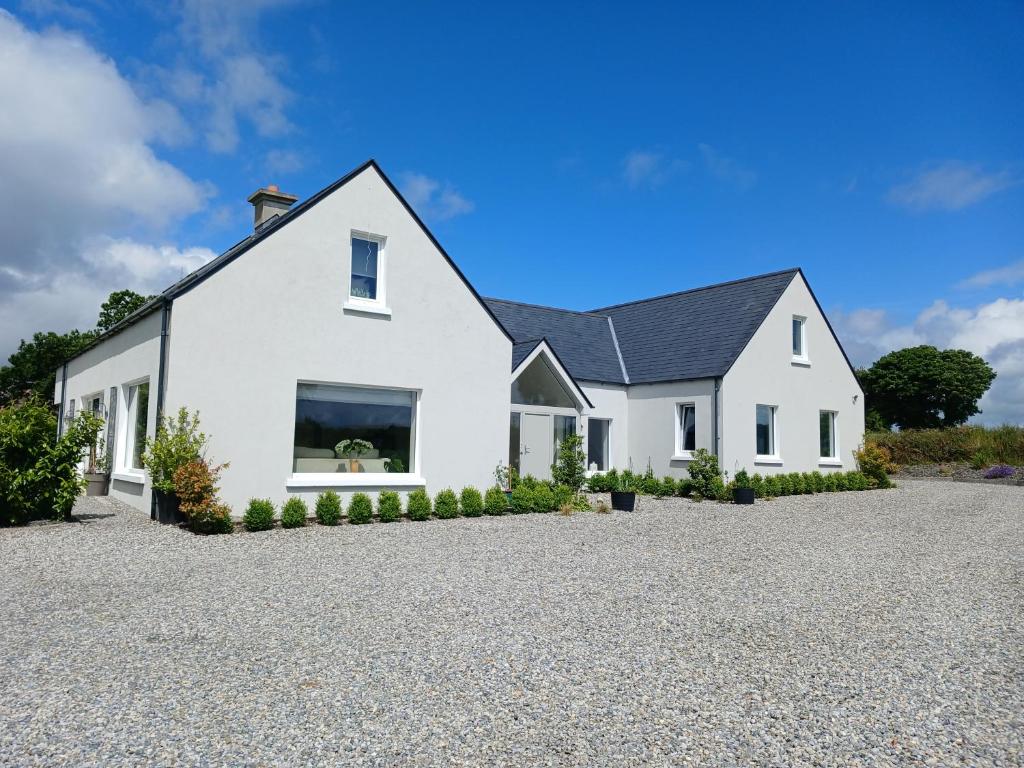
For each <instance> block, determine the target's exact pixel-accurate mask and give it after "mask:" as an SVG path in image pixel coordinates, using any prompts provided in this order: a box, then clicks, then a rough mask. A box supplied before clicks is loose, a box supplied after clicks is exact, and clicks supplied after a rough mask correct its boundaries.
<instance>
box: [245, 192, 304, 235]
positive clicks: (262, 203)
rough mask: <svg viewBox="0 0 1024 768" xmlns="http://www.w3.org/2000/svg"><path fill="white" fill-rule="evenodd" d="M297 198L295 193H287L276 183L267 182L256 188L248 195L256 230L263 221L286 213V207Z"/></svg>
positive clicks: (290, 205)
mask: <svg viewBox="0 0 1024 768" xmlns="http://www.w3.org/2000/svg"><path fill="white" fill-rule="evenodd" d="M298 199H299V198H297V197H296V196H295V195H287V194H285V193H284V192H282V191H281V190H279V189H278V188H277V184H268V185H267V186H265V187H260V188H259V189H257V190H256V191H255V192H253V193H252V194H251V195H249V202H250V203H252V207H253V209H254V210H255V219H254V225H255V228H256V229H257V230H258V229H259V228H260V227H261V226H262V225H263V224H264V222H267V221H269V220H270V219H272V218H273V217H274V216H283V215H284V214H286V213H288V209H289V208H291V207H292V205H293V204H294V203H295V201H296V200H298Z"/></svg>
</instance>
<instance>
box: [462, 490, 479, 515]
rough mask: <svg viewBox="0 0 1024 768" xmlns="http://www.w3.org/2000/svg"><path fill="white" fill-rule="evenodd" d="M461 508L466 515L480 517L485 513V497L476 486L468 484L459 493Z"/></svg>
mask: <svg viewBox="0 0 1024 768" xmlns="http://www.w3.org/2000/svg"><path fill="white" fill-rule="evenodd" d="M459 509H461V510H462V514H463V516H465V517H480V516H481V515H482V514H483V513H484V497H483V496H482V495H481V494H480V491H478V490H477V489H476V488H470V487H468V486H467V487H466V488H463V489H462V493H460V494H459Z"/></svg>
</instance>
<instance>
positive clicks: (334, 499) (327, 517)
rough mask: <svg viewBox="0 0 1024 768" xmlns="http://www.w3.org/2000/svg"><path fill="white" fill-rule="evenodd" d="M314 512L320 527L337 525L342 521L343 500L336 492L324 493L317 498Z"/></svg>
mask: <svg viewBox="0 0 1024 768" xmlns="http://www.w3.org/2000/svg"><path fill="white" fill-rule="evenodd" d="M313 511H314V514H315V515H316V519H317V522H319V523H320V525H337V524H338V521H339V520H341V498H340V497H339V496H338V494H336V493H335V492H334V491H324V492H323V493H321V494H320V495H319V496H317V497H316V506H315V507H314V508H313Z"/></svg>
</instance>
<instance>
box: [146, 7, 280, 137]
mask: <svg viewBox="0 0 1024 768" xmlns="http://www.w3.org/2000/svg"><path fill="white" fill-rule="evenodd" d="M290 2H291V0H247V1H245V2H243V1H240V0H238V1H236V0H220V1H219V2H210V0H185V2H184V3H183V4H182V5H181V7H180V8H181V26H180V31H181V37H182V39H183V40H184V42H185V43H186V44H187V45H188V46H189V47H190V48H191V49H192V50H195V51H197V52H198V53H199V57H200V59H201V63H202V64H203V65H204V67H203V69H200V68H199V67H197V66H196V63H195V62H194V61H185V60H184V59H183V60H182V61H181V63H179V65H178V66H177V67H175V68H172V69H170V70H163V71H161V74H162V77H163V80H164V83H165V85H166V86H167V87H168V89H170V91H171V92H173V93H174V94H175V96H176V97H177V98H178V99H179V100H181V102H183V103H184V104H188V105H190V106H191V107H192V108H194V109H197V110H199V111H200V112H201V113H202V120H203V123H204V125H205V129H204V137H205V140H206V145H207V147H208V148H209V149H210V150H211V151H213V152H220V153H231V152H234V151H235V150H236V149H237V148H238V144H239V141H240V133H239V120H240V119H244V120H246V121H247V122H248V123H250V124H251V125H252V126H253V128H254V129H255V130H256V132H257V133H258V134H259V135H260V136H263V137H280V136H284V135H286V134H288V133H290V132H292V131H293V130H294V128H295V126H294V125H293V124H292V122H291V121H290V120H289V119H288V117H287V115H286V114H285V110H286V108H287V107H288V106H289V104H290V103H291V102H292V101H293V99H294V94H293V93H292V92H291V90H290V89H289V88H288V87H287V86H285V85H284V83H283V82H282V80H281V70H282V69H284V67H285V59H284V58H283V57H280V56H275V55H273V54H270V53H267V52H266V51H264V50H263V49H262V48H261V46H260V45H259V44H258V41H257V35H256V28H257V25H258V23H259V21H260V19H261V17H262V16H263V15H264V14H265V13H266V12H268V11H272V10H275V9H278V8H281V7H283V6H285V5H288V4H290Z"/></svg>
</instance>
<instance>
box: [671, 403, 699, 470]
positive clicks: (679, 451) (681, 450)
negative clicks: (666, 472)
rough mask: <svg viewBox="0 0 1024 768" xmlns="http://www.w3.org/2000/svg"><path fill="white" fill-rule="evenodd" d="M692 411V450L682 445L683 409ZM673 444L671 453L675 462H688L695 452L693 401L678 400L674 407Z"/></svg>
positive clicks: (695, 437) (694, 407) (695, 409)
mask: <svg viewBox="0 0 1024 768" xmlns="http://www.w3.org/2000/svg"><path fill="white" fill-rule="evenodd" d="M684 408H692V409H693V448H687V447H685V446H684V445H683V439H684V433H683V409H684ZM674 414H675V444H674V447H673V451H672V458H673V460H676V461H689V460H690V459H692V458H693V454H694V452H695V451H696V450H697V403H696V402H695V401H693V400H680V401H678V402H677V403H676V407H675V411H674Z"/></svg>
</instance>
